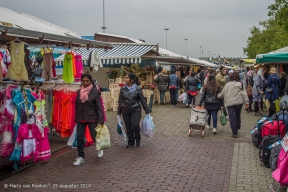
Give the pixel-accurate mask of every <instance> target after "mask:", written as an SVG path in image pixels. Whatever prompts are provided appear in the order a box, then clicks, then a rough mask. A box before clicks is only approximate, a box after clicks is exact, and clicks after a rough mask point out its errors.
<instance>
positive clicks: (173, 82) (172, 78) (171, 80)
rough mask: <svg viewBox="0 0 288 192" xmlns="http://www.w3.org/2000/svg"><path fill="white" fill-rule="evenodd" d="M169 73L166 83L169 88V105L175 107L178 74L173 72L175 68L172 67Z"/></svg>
mask: <svg viewBox="0 0 288 192" xmlns="http://www.w3.org/2000/svg"><path fill="white" fill-rule="evenodd" d="M170 73H171V74H170V75H169V77H168V84H169V90H170V102H171V106H172V107H175V106H176V104H177V100H178V98H176V96H177V94H176V91H177V87H178V84H179V79H178V76H177V75H176V74H175V70H174V69H173V68H172V69H171V71H170Z"/></svg>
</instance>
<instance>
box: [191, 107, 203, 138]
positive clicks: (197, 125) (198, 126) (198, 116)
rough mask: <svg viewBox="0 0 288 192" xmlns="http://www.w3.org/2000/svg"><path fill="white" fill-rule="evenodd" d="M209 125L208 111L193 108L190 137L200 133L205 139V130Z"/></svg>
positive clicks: (201, 108)
mask: <svg viewBox="0 0 288 192" xmlns="http://www.w3.org/2000/svg"><path fill="white" fill-rule="evenodd" d="M206 123H207V111H206V109H204V108H203V107H198V106H197V107H195V108H193V107H192V108H191V115H190V123H189V136H191V135H192V133H193V132H194V131H197V132H200V134H201V135H202V137H204V130H205V126H206Z"/></svg>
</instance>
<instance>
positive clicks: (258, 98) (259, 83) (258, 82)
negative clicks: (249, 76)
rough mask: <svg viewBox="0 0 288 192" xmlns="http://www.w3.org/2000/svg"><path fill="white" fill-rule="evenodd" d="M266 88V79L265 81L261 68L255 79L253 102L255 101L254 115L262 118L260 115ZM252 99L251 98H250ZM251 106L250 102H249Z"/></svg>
mask: <svg viewBox="0 0 288 192" xmlns="http://www.w3.org/2000/svg"><path fill="white" fill-rule="evenodd" d="M264 87H265V79H264V69H263V68H261V69H259V70H258V71H257V75H256V77H255V81H254V85H253V90H252V92H253V101H254V115H255V116H262V114H261V113H260V108H261V102H263V98H262V97H263V94H264V91H263V90H264ZM249 99H250V98H249ZM249 101H250V100H249ZM249 104H250V102H249Z"/></svg>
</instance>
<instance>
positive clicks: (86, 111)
mask: <svg viewBox="0 0 288 192" xmlns="http://www.w3.org/2000/svg"><path fill="white" fill-rule="evenodd" d="M81 81H82V85H81V89H80V90H79V91H78V93H77V98H76V113H75V122H76V123H77V149H78V158H77V159H76V161H75V163H74V165H76V166H77V165H81V164H83V163H85V160H84V158H85V153H84V133H85V129H86V126H87V125H88V127H89V130H90V134H91V137H92V139H93V140H94V143H95V137H96V134H97V133H96V131H95V128H96V127H97V125H98V124H99V125H104V109H103V104H102V98H101V92H100V91H99V90H98V89H97V88H96V85H95V83H94V82H93V80H92V76H91V75H90V74H87V73H85V74H83V75H82V76H81ZM102 156H103V150H100V151H98V157H102Z"/></svg>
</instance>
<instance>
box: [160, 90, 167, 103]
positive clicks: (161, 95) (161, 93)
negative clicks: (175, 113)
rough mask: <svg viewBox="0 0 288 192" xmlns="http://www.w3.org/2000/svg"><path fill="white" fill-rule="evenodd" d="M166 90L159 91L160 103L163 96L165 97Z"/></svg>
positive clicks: (162, 101) (162, 100)
mask: <svg viewBox="0 0 288 192" xmlns="http://www.w3.org/2000/svg"><path fill="white" fill-rule="evenodd" d="M165 92H166V91H160V103H161V104H164V97H165Z"/></svg>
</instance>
